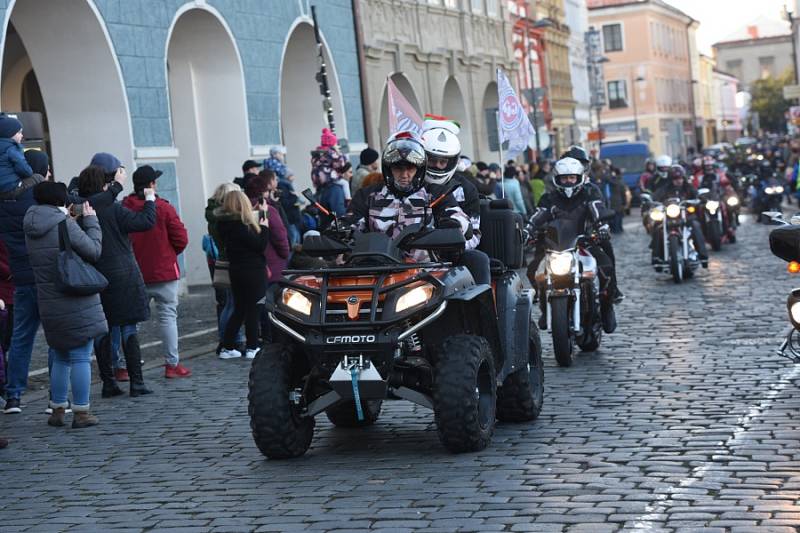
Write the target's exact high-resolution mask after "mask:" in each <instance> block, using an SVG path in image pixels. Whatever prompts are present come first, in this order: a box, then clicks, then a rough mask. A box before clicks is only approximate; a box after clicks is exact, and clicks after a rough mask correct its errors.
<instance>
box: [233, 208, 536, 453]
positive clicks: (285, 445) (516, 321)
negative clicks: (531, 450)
mask: <svg viewBox="0 0 800 533" xmlns="http://www.w3.org/2000/svg"><path fill="white" fill-rule="evenodd" d="M318 207H321V206H318ZM340 228H341V225H340V224H339V221H336V220H334V229H333V230H331V232H329V233H326V234H325V235H321V236H318V237H309V238H308V239H306V240H305V241H304V243H303V250H304V252H307V253H309V254H311V255H313V256H320V257H335V256H340V257H342V258H343V262H340V264H338V265H336V266H330V267H327V268H322V269H319V270H314V271H310V270H309V271H302V270H291V271H286V272H285V273H284V277H283V278H282V279H281V280H280V282H278V283H277V286H276V288H275V289H274V290H273V291H272V292H271V293H269V294H268V295H267V301H266V307H267V311H268V316H269V319H270V321H271V322H272V324H273V325H274V326H275V332H276V334H275V335H274V338H273V342H272V343H271V344H267V345H265V346H264V347H263V349H262V350H261V351H260V353H259V355H257V356H256V358H255V360H254V361H253V366H252V368H251V371H250V378H249V395H248V400H249V408H248V412H249V415H250V426H251V428H252V431H253V438H254V440H255V443H256V445H257V447H258V448H259V450H260V451H261V452H262V453H263V454H264V455H265V456H267V457H269V458H272V459H280V458H290V457H298V456H301V455H303V454H304V453H305V452H306V451H307V450H308V448H309V446H310V444H311V440H312V437H313V434H314V426H315V417H316V416H317V415H319V414H321V413H325V414H326V415H327V417H328V419H329V420H330V421H331V422H332V423H333V424H334V425H336V426H343V427H361V426H367V425H370V424H373V423H374V422H375V421H376V420H377V419H378V416H379V414H380V411H381V405H382V402H384V401H395V400H398V399H402V400H408V401H410V402H412V403H415V404H418V405H421V406H424V407H427V408H429V409H432V410H433V412H434V418H435V421H436V426H437V430H438V435H439V439H440V441H441V442H442V444H443V445H444V446H445V448H447V449H448V450H450V451H451V452H456V453H458V452H469V451H476V450H481V449H483V448H485V447H486V446H487V445H488V444H489V443H490V441H491V438H492V434H493V432H494V428H495V422H496V419H499V420H501V421H510V422H523V421H530V420H534V419H535V418H536V417H537V416H538V415H539V411H540V410H541V407H542V400H543V381H544V373H543V367H542V358H541V345H540V342H539V332H538V330H537V328H536V324H535V322H534V321H533V320H532V315H531V308H532V293H531V291H530V290H527V289H524V288H523V283H522V279H521V278H520V276H519V275H518V274H517V273H516V272H514V271H513V270H509V269H507V268H505V267H504V266H503V265H502V264H498V262H497V261H495V263H494V266H493V269H492V286H491V287H490V286H489V285H476V283H475V281H474V280H473V278H472V275H471V274H470V273H469V271H468V270H467V269H466V268H464V267H460V266H455V265H453V264H452V263H451V262H446V261H443V260H441V259H440V258H441V257H442V256H443V255H445V254H453V253H456V254H457V253H458V252H459V250H463V248H464V236H463V234H462V233H461V231H460V230H458V229H429V228H425V227H422V226H420V225H419V224H416V225H413V226H409V227H407V228H405V229H404V230H403V231H402V232H401V233H400V234H398V235H397V236H396V237H395V238H390V237H389V236H387V235H385V234H383V233H375V232H371V233H370V232H360V231H358V230H354V229H347V230H341V229H340ZM519 245H520V252H521V247H522V243H521V242H520V244H519ZM420 250H422V251H426V252H428V254H429V256H430V258H431V260H430V261H426V262H409V259H408V256H409V253H410V252H413V251H420Z"/></svg>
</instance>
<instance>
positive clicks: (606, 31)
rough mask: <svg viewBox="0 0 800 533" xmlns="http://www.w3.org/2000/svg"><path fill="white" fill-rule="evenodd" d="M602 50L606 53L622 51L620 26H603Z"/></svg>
mask: <svg viewBox="0 0 800 533" xmlns="http://www.w3.org/2000/svg"><path fill="white" fill-rule="evenodd" d="M603 49H604V50H605V51H606V52H620V51H622V24H604V25H603Z"/></svg>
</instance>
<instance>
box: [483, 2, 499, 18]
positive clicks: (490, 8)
mask: <svg viewBox="0 0 800 533" xmlns="http://www.w3.org/2000/svg"><path fill="white" fill-rule="evenodd" d="M498 11H499V10H498V5H497V0H486V14H487V15H489V16H490V17H496V16H497V13H498Z"/></svg>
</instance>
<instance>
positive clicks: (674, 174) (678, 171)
mask: <svg viewBox="0 0 800 533" xmlns="http://www.w3.org/2000/svg"><path fill="white" fill-rule="evenodd" d="M675 178H680V179H682V180H685V179H686V169H685V168H683V166H682V165H672V166H671V167H669V179H671V180H674V179H675Z"/></svg>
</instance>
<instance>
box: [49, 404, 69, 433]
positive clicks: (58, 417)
mask: <svg viewBox="0 0 800 533" xmlns="http://www.w3.org/2000/svg"><path fill="white" fill-rule="evenodd" d="M64 414H66V409H65V408H64V407H53V414H51V415H50V418H48V419H47V425H48V426H53V427H55V428H59V427H62V426H63V425H64Z"/></svg>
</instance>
